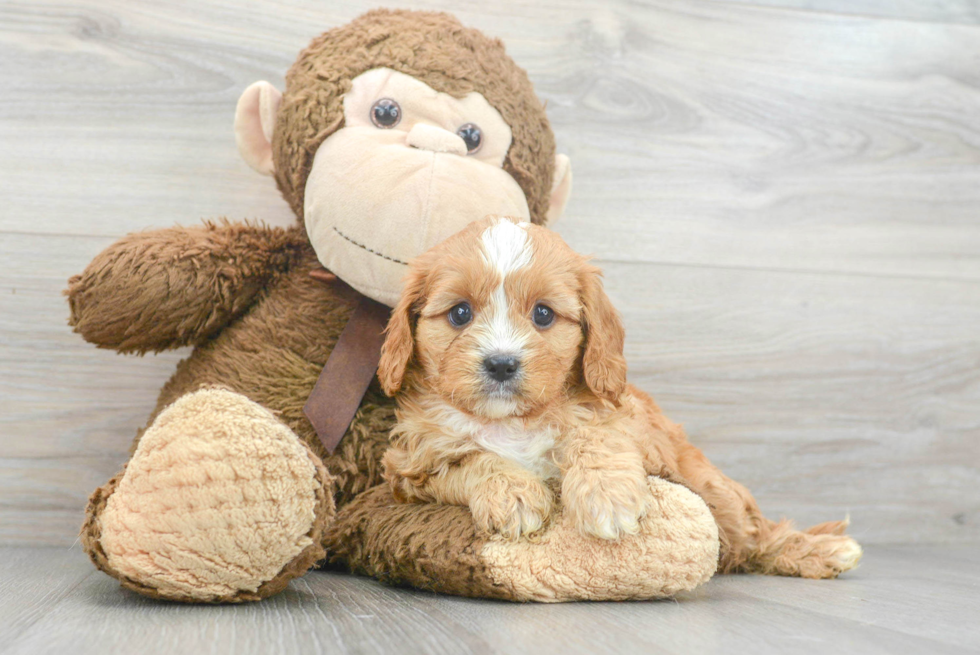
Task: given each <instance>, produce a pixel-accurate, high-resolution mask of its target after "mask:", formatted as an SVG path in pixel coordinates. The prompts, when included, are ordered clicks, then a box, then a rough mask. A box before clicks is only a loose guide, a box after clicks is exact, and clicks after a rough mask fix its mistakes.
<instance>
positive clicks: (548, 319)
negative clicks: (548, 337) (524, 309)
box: [531, 304, 555, 328]
mask: <svg viewBox="0 0 980 655" xmlns="http://www.w3.org/2000/svg"><path fill="white" fill-rule="evenodd" d="M531 320H532V321H534V324H535V325H537V326H538V327H539V328H546V327H549V326H551V324H552V323H554V322H555V310H553V309H552V308H551V307H548V306H547V305H541V304H538V305H535V306H534V312H532V314H531Z"/></svg>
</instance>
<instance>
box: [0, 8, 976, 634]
mask: <svg viewBox="0 0 980 655" xmlns="http://www.w3.org/2000/svg"><path fill="white" fill-rule="evenodd" d="M388 4H390V5H395V6H397V5H399V4H404V3H399V2H389V3H388ZM412 4H413V6H416V7H418V8H428V9H441V10H448V11H453V12H454V13H456V14H457V15H458V16H459V17H460V18H461V19H462V20H463V21H464V22H466V23H467V24H470V25H473V26H476V27H478V28H480V29H483V30H484V31H486V32H487V33H489V34H493V35H496V36H500V37H501V38H502V39H504V41H505V42H506V43H507V46H508V51H509V52H510V53H511V55H512V56H513V57H514V58H515V59H516V60H517V61H518V62H519V63H520V64H521V65H522V66H524V67H525V68H527V69H528V71H529V73H530V75H531V78H532V80H533V81H534V82H535V84H536V87H537V89H538V91H539V94H540V95H541V96H542V98H544V99H545V100H547V102H548V109H549V114H550V116H551V119H552V122H553V125H554V128H555V131H556V134H557V137H558V142H559V147H560V149H561V150H562V151H563V152H565V153H567V154H569V155H570V156H571V158H572V162H573V166H574V169H575V189H574V191H573V195H572V200H571V202H570V204H569V207H568V212H567V214H566V216H565V218H563V219H562V221H561V222H560V223H559V224H558V226H557V229H558V230H559V231H560V232H561V233H562V234H563V235H564V236H565V237H566V238H567V239H568V240H569V242H570V243H571V244H572V245H573V246H574V247H576V248H577V249H579V250H581V251H584V252H591V253H594V254H595V255H596V256H597V258H598V260H599V263H600V264H601V265H603V267H604V268H605V270H606V276H607V284H608V288H609V290H610V293H611V295H612V296H613V298H614V300H615V302H616V303H617V305H618V306H619V307H620V308H621V309H622V311H623V314H624V317H625V320H626V324H627V328H628V343H627V348H628V358H629V362H630V369H631V378H632V380H633V381H634V382H636V383H638V384H640V385H641V386H642V387H643V388H645V389H647V390H648V391H650V392H651V393H653V394H654V395H655V397H657V398H658V400H659V401H660V402H661V404H662V405H663V407H664V409H665V411H666V412H667V413H668V414H669V415H670V416H671V417H672V418H674V419H675V420H678V421H681V422H683V423H685V424H686V425H687V427H688V429H689V431H690V433H691V434H692V437H693V439H694V441H695V442H696V443H698V444H699V445H701V446H702V447H703V448H704V450H705V451H706V452H707V454H708V455H709V456H710V457H711V458H712V459H713V460H715V461H716V463H718V464H719V465H720V466H721V467H722V468H723V469H724V470H725V471H726V472H728V473H729V474H730V475H732V476H733V477H735V478H737V479H740V480H742V481H743V482H745V483H746V484H747V485H748V486H749V487H750V488H752V489H753V491H755V492H756V494H757V496H758V497H759V500H760V502H761V504H762V506H763V508H764V509H765V510H766V511H767V512H768V513H770V514H772V515H780V514H785V515H788V516H792V517H794V518H796V519H798V521H799V522H800V523H813V522H817V521H821V520H825V519H831V518H838V517H840V516H842V515H844V514H846V513H848V512H850V514H851V517H852V519H853V522H854V526H853V527H854V532H855V534H856V535H857V536H858V537H859V538H860V539H861V540H862V541H864V542H865V543H903V542H920V543H931V542H960V543H976V542H977V541H978V540H980V414H978V407H980V373H978V371H980V330H978V327H980V67H978V66H977V62H978V61H980V26H978V25H975V24H974V23H976V22H977V21H976V20H974V18H973V16H975V12H974V11H973V10H974V9H975V8H976V5H975V3H972V2H970V1H968V0H948V1H940V0H930V1H929V2H922V3H911V2H902V3H899V2H895V3H884V2H875V0H861V1H860V2H854V3H846V5H847V6H844V5H845V3H841V2H837V0H759V1H757V2H688V1H684V2H682V1H680V0H655V1H654V0H651V1H649V2H643V3H633V2H627V1H626V0H616V1H611V2H603V3H596V2H589V1H586V0H563V1H562V2H557V1H556V0H543V1H541V2H536V3H522V2H517V1H516V0H505V1H502V2H496V3H477V2H449V1H448V0H432V1H427V2H421V3H412ZM766 5H770V6H766ZM372 6H374V3H362V2H354V1H352V0H342V1H338V2H331V3H327V4H324V3H322V2H314V1H313V0H304V1H291V2H289V3H281V4H280V3H272V2H259V1H258V0H255V1H250V2H231V1H230V0H206V1H203V2H194V3H190V2H167V3H162V2H148V1H146V2H132V1H122V0H118V1H98V2H96V1H95V0H87V1H86V0H64V1H61V2H48V1H36V2H2V3H0V61H2V62H3V65H2V66H0V83H2V85H3V88H4V94H3V101H2V102H0V144H2V146H3V152H4V155H5V156H4V157H3V158H0V196H2V198H3V205H2V208H0V261H2V262H3V263H4V266H2V267H0V542H3V543H48V544H60V545H66V546H67V545H69V544H71V543H72V542H73V540H74V539H75V535H76V532H77V527H78V524H79V523H80V520H81V510H82V507H83V506H84V503H85V498H86V497H87V495H88V493H89V492H90V491H91V490H92V489H93V488H94V487H95V486H97V485H99V484H101V483H102V482H104V481H105V479H106V478H108V477H109V476H110V475H112V474H113V473H115V472H116V470H118V468H119V466H120V465H121V464H122V463H123V462H124V461H125V458H126V450H127V448H128V446H129V442H130V440H131V438H132V436H133V434H134V432H135V430H136V428H137V427H138V426H139V425H141V424H142V422H143V421H144V420H145V417H146V415H147V414H148V413H149V411H150V409H151V408H152V406H153V403H154V400H155V396H156V393H157V391H158V389H159V388H160V386H161V385H162V384H163V382H164V381H165V380H166V378H167V377H168V376H169V375H170V373H171V372H172V371H173V368H174V365H175V364H176V362H177V361H178V360H179V359H180V357H182V356H184V355H185V354H186V352H174V353H165V354H163V355H160V356H156V357H145V358H132V357H127V358H124V357H119V356H116V355H113V354H112V353H109V352H105V351H99V350H97V349H95V348H93V347H91V346H89V345H87V344H85V343H83V342H82V341H81V339H80V338H78V337H77V336H75V335H73V334H71V332H70V330H69V329H68V328H67V327H66V325H65V321H66V319H67V313H68V312H67V306H66V304H65V302H64V299H63V298H62V296H61V290H62V289H63V288H64V286H65V281H66V280H67V278H68V277H69V276H70V275H72V274H74V273H77V272H79V271H81V270H82V268H83V267H84V266H85V264H86V263H87V262H88V261H89V260H90V259H91V258H92V257H93V256H94V255H95V254H96V253H97V252H98V251H99V250H101V249H102V248H104V247H105V246H107V245H108V244H109V243H111V242H112V241H113V240H114V239H116V238H118V237H119V236H121V235H123V234H125V233H126V232H130V231H134V230H139V229H143V228H146V227H161V226H168V225H172V224H174V223H184V224H188V223H193V222H195V221H197V220H199V219H201V218H205V217H216V216H222V215H224V216H229V217H231V218H233V219H244V218H250V219H261V220H264V221H267V222H270V223H274V224H279V225H284V224H288V223H290V222H291V221H292V220H293V218H292V216H291V215H290V213H289V210H288V208H287V207H286V205H285V203H284V202H283V201H282V200H281V199H280V198H279V196H278V194H277V192H276V190H275V188H274V185H273V184H272V182H271V180H269V179H268V178H262V177H260V176H258V175H256V174H255V173H253V172H252V171H250V170H249V169H248V168H247V166H246V165H245V164H244V163H242V162H241V161H240V160H239V158H238V155H237V151H236V148H235V143H234V137H233V134H232V130H231V125H232V116H233V112H234V106H235V102H236V100H237V97H238V94H239V93H240V92H241V90H243V89H244V88H245V87H246V86H247V85H248V84H249V83H250V82H252V81H254V80H256V79H267V80H269V81H271V82H273V83H274V84H276V85H278V86H281V85H282V81H283V74H284V72H285V70H286V69H287V67H288V66H289V64H290V63H291V62H292V60H293V59H294V57H295V55H296V53H297V51H298V50H299V49H300V48H301V47H303V46H304V45H305V44H306V43H307V42H308V41H309V39H310V38H312V37H313V36H314V35H315V34H317V33H318V32H320V31H321V30H323V29H326V28H327V27H329V26H332V25H338V24H341V23H343V22H346V21H347V20H349V19H350V18H352V17H354V16H355V15H357V14H358V13H360V12H362V11H364V10H365V9H367V8H370V7H372ZM971 12H972V13H971ZM107 584H108V582H107ZM477 646H478V644H477V645H475V646H474V650H478V648H477Z"/></svg>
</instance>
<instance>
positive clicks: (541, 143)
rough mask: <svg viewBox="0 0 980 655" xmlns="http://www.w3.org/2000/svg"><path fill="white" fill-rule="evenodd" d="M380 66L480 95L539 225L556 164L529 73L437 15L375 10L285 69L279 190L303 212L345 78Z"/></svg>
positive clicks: (338, 117) (277, 137) (276, 147)
mask: <svg viewBox="0 0 980 655" xmlns="http://www.w3.org/2000/svg"><path fill="white" fill-rule="evenodd" d="M380 66H384V67H387V68H391V69H393V70H396V71H398V72H400V73H404V74H406V75H411V76H412V77H415V78H417V79H419V80H421V81H422V82H425V83H426V84H428V85H429V86H430V87H432V88H433V89H435V90H436V91H439V92H442V93H448V94H449V95H452V96H455V97H457V98H461V97H463V96H465V95H466V94H467V93H469V92H471V91H476V92H477V93H480V94H482V95H483V97H484V98H486V99H487V101H488V102H489V103H490V104H491V105H492V106H493V107H494V108H496V109H497V111H499V112H500V115H501V116H502V117H503V119H504V122H506V123H507V125H509V126H510V128H511V131H512V133H513V143H512V144H511V147H510V152H509V153H508V154H507V159H506V161H504V166H503V167H504V170H506V171H507V172H508V173H510V174H511V176H512V177H513V178H514V179H515V180H516V181H517V183H518V184H519V185H520V186H521V188H522V189H523V190H524V194H525V195H526V196H527V205H528V208H529V209H530V210H531V220H532V221H533V222H535V223H543V222H544V220H545V215H546V213H547V211H548V202H549V196H550V192H551V183H552V177H553V175H554V166H555V139H554V135H553V134H552V132H551V127H550V125H549V123H548V118H547V116H546V115H545V112H544V107H543V106H542V104H541V102H540V101H539V100H538V98H537V96H536V95H535V93H534V89H533V88H532V86H531V82H530V80H529V79H528V77H527V73H525V72H524V70H522V69H521V68H519V67H518V66H517V65H516V64H515V63H514V62H513V60H512V59H511V58H510V57H508V56H507V54H506V52H505V50H504V45H503V43H501V42H500V40H499V39H491V38H489V37H487V36H485V35H484V34H482V33H481V32H479V31H477V30H474V29H472V28H467V27H463V25H462V24H460V22H459V21H458V20H456V18H454V17H453V16H450V15H449V14H442V13H430V12H416V11H406V10H389V9H378V10H375V11H370V12H368V13H366V14H364V15H363V16H360V17H359V18H356V19H354V20H353V21H351V22H350V23H348V24H347V25H344V26H342V27H338V28H335V29H332V30H330V31H328V32H326V33H324V34H323V35H322V36H319V37H317V38H316V39H314V40H313V42H312V43H311V44H310V46H309V47H308V48H307V49H306V50H304V51H303V52H302V53H301V54H300V56H299V59H298V60H297V62H296V63H295V64H294V65H293V67H292V68H291V69H290V71H289V73H288V74H287V75H286V90H285V92H284V93H283V98H282V105H280V108H279V119H278V121H277V123H276V129H275V132H274V134H273V138H272V147H273V151H274V157H275V175H276V181H277V182H278V184H279V189H280V190H281V191H282V194H283V196H284V197H285V198H286V200H287V201H288V202H289V203H290V205H291V206H292V208H293V211H294V212H296V215H297V216H300V217H302V215H303V194H304V187H305V185H306V178H307V177H308V176H309V173H310V167H311V166H312V164H313V155H314V154H315V153H316V150H317V148H319V146H320V144H321V143H323V141H324V139H326V138H327V137H329V136H330V135H331V134H333V133H334V132H335V131H336V130H338V129H340V128H341V127H343V124H344V122H343V121H344V116H343V95H344V94H345V93H347V91H348V90H349V89H350V82H351V80H352V79H353V78H355V77H357V76H358V75H360V74H361V73H363V72H365V71H368V70H370V69H372V68H377V67H380Z"/></svg>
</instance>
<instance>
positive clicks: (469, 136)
mask: <svg viewBox="0 0 980 655" xmlns="http://www.w3.org/2000/svg"><path fill="white" fill-rule="evenodd" d="M456 134H457V136H459V138H461V139H462V140H463V141H464V142H465V143H466V154H467V155H472V154H473V153H474V152H476V151H477V150H479V149H480V146H482V145H483V131H482V130H481V129H480V127H479V126H478V125H476V124H475V123H467V124H466V125H464V126H462V127H461V128H459V129H458V130H456Z"/></svg>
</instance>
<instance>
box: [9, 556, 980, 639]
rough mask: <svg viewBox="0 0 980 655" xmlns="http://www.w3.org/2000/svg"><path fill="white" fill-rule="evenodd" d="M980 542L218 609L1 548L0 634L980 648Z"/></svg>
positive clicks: (316, 595) (306, 591)
mask: <svg viewBox="0 0 980 655" xmlns="http://www.w3.org/2000/svg"><path fill="white" fill-rule="evenodd" d="M973 550H974V549H973V547H959V548H956V547H951V546H941V547H936V546H931V547H929V546H917V547H909V546H906V547H898V548H896V547H891V548H887V547H872V548H871V549H869V551H868V552H867V554H866V556H865V559H864V560H863V562H862V564H861V566H860V567H859V568H858V569H857V570H855V571H851V572H849V573H847V574H845V577H843V578H841V579H839V580H835V581H813V580H796V579H786V578H765V577H758V576H719V577H717V578H715V579H714V580H712V581H710V582H709V583H708V584H707V585H705V586H703V587H701V588H700V589H698V590H696V591H695V592H693V593H688V594H685V595H682V596H680V597H678V598H677V599H676V600H674V601H662V602H648V603H575V604H565V605H535V604H516V603H502V602H494V601H479V600H470V599H463V598H453V597H449V596H437V595H434V594H431V593H426V592H418V591H410V590H401V589H391V588H387V587H384V586H381V585H380V584H378V583H376V582H374V581H373V580H368V579H365V578H357V577H351V576H344V575H338V574H330V573H320V572H315V573H310V574H308V575H306V576H305V577H303V578H300V579H299V580H296V581H294V582H292V583H291V584H290V586H289V588H288V589H287V590H286V591H285V592H284V593H283V594H281V595H279V596H276V597H274V598H271V599H268V600H265V601H263V602H262V603H258V604H251V605H240V606H222V607H212V606H200V605H181V604H168V603H162V602H157V601H152V600H149V599H146V598H143V597H140V596H137V595H135V594H133V593H131V592H128V591H125V590H123V589H122V588H121V587H119V585H118V584H117V583H116V582H115V581H114V580H111V579H110V578H108V577H106V576H103V575H99V574H97V573H96V572H94V571H92V572H91V573H88V570H87V567H88V564H87V562H86V561H85V560H84V556H83V555H82V554H81V553H80V552H79V551H78V549H74V550H71V551H68V550H65V549H52V548H40V549H38V548H33V549H26V548H3V549H0V591H3V592H4V593H3V595H2V596H0V610H2V611H0V644H3V649H4V652H5V653H8V654H9V655H20V654H24V655H27V654H30V655H43V654H47V653H65V652H69V653H73V654H77V655H88V654H89V653H92V654H96V653H120V654H127V653H134V654H135V653H139V654H140V655H155V654H156V653H198V652H204V653H215V654H217V653H235V654H236V655H250V654H252V653H255V654H262V655H278V654H286V653H310V652H317V653H331V654H332V653H379V654H380V653H411V654H416V653H418V654H423V653H424V654H430V653H431V654H440V655H452V654H456V653H466V654H488V653H512V654H523V653H534V654H540V653H569V654H577V653H588V654H589V655H594V654H598V655H606V654H608V655H621V654H627V653H650V652H664V653H677V654H679V655H680V654H688V653H706V654H711V653H737V652H751V653H759V654H761V655H766V654H768V653H786V652H792V653H828V652H860V653H882V654H887V655H905V654H912V653H967V652H976V650H977V648H978V646H980V626H978V624H977V622H976V621H975V617H976V615H977V613H978V612H980V564H978V561H977V559H976V557H974V553H973ZM83 571H85V572H84V573H83ZM14 599H16V601H15V600H14Z"/></svg>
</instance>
